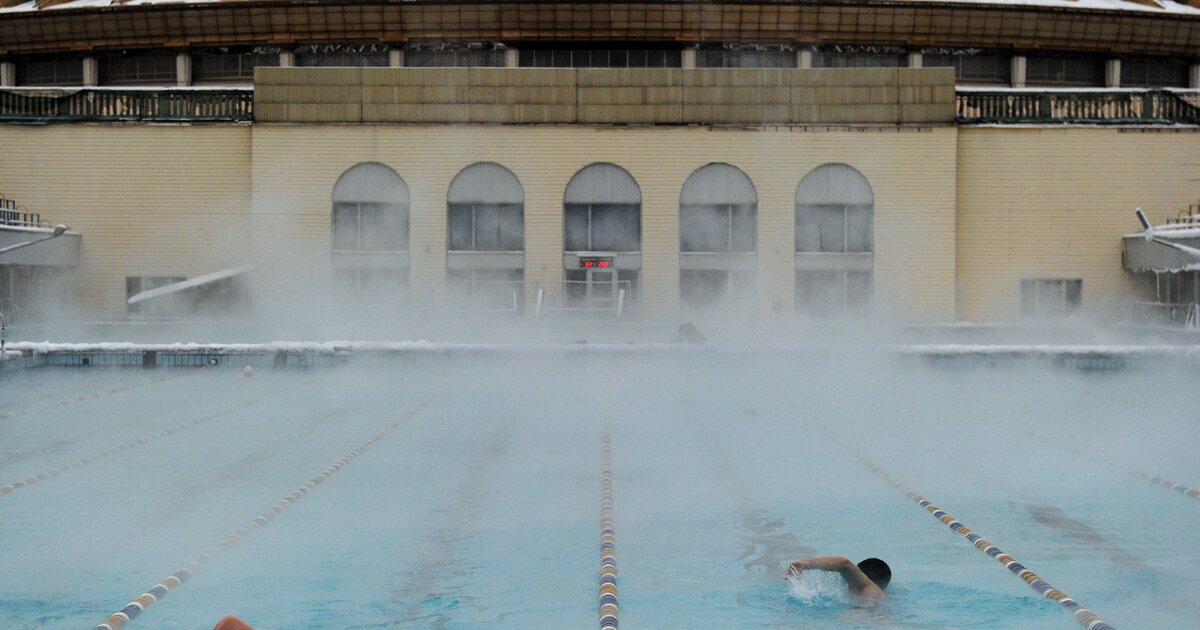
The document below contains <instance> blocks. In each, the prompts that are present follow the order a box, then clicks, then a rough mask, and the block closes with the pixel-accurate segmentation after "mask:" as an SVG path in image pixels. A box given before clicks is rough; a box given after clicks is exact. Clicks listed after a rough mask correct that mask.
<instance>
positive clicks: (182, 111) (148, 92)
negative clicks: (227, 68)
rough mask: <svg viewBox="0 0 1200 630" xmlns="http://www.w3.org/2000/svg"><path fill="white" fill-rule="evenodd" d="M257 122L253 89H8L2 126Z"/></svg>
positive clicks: (1, 99)
mask: <svg viewBox="0 0 1200 630" xmlns="http://www.w3.org/2000/svg"><path fill="white" fill-rule="evenodd" d="M253 118H254V90H253V89H251V88H243V89H239V88H227V89H180V88H161V89H110V88H3V89H0V121H5V122H55V121H62V122H71V121H98V120H101V121H102V120H116V121H138V122H154V121H163V122H172V121H176V122H182V121H187V122H205V121H209V122H241V121H249V120H252V119H253Z"/></svg>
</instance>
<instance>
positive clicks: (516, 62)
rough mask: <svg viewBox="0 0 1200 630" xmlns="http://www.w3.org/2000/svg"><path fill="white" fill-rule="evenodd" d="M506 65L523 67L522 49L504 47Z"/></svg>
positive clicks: (506, 66) (508, 66)
mask: <svg viewBox="0 0 1200 630" xmlns="http://www.w3.org/2000/svg"><path fill="white" fill-rule="evenodd" d="M504 67H505V68H519V67H521V51H519V50H517V49H516V48H505V49H504Z"/></svg>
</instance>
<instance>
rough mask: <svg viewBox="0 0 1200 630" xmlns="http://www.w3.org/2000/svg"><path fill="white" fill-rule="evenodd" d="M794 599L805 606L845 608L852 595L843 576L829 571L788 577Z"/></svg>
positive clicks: (806, 572) (789, 587)
mask: <svg viewBox="0 0 1200 630" xmlns="http://www.w3.org/2000/svg"><path fill="white" fill-rule="evenodd" d="M787 583H788V590H789V591H791V593H792V597H794V598H796V599H797V600H799V601H800V602H801V603H803V604H804V605H805V606H844V605H846V604H848V603H850V594H849V592H848V591H847V590H846V583H845V582H843V581H842V578H841V576H839V575H838V574H836V573H830V572H828V571H805V572H803V573H801V574H800V575H789V576H788V577H787Z"/></svg>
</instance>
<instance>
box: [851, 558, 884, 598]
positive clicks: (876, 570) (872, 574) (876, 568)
mask: <svg viewBox="0 0 1200 630" xmlns="http://www.w3.org/2000/svg"><path fill="white" fill-rule="evenodd" d="M858 570H859V571H862V572H863V574H864V575H866V576H867V577H869V578H871V581H872V582H874V583H875V586H878V587H879V589H880V590H883V589H885V588H887V585H888V582H891V581H892V569H891V567H889V566H888V565H887V563H886V562H884V561H883V560H880V559H879V558H867V559H866V560H863V561H862V562H859V563H858Z"/></svg>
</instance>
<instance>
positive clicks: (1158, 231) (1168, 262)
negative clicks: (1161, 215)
mask: <svg viewBox="0 0 1200 630" xmlns="http://www.w3.org/2000/svg"><path fill="white" fill-rule="evenodd" d="M1124 241H1125V269H1126V270H1128V271H1157V272H1176V273H1178V272H1182V271H1200V227H1197V226H1196V225H1194V224H1184V225H1179V224H1169V225H1162V226H1155V227H1154V229H1153V231H1152V232H1151V233H1150V239H1149V240H1147V239H1146V234H1145V233H1137V234H1126V235H1125V238H1124Z"/></svg>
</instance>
